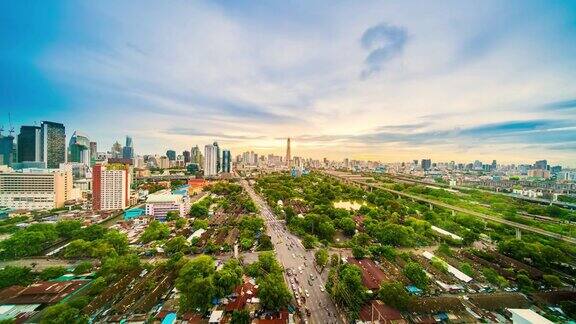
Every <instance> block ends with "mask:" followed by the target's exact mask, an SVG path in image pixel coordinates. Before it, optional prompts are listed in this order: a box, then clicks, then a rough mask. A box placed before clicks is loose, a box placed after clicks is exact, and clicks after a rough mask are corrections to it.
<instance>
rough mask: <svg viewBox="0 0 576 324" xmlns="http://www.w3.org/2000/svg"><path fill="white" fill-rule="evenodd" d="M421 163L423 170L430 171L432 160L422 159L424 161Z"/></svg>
mask: <svg viewBox="0 0 576 324" xmlns="http://www.w3.org/2000/svg"><path fill="white" fill-rule="evenodd" d="M420 165H421V166H422V170H424V171H428V170H430V168H431V167H432V160H430V159H422V161H421V162H420Z"/></svg>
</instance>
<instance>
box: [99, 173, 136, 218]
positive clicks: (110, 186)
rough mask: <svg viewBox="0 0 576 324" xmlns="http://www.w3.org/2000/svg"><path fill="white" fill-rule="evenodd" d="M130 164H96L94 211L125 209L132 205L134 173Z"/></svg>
mask: <svg viewBox="0 0 576 324" xmlns="http://www.w3.org/2000/svg"><path fill="white" fill-rule="evenodd" d="M130 169H131V168H130V165H129V164H121V163H111V164H96V165H94V167H93V168H92V209H93V210H95V211H97V210H116V209H124V208H126V207H128V205H129V204H130V186H131V185H132V171H131V170H130Z"/></svg>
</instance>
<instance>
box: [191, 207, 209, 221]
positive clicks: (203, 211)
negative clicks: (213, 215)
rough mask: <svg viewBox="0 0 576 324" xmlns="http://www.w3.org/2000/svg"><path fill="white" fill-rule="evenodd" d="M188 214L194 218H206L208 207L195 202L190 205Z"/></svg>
mask: <svg viewBox="0 0 576 324" xmlns="http://www.w3.org/2000/svg"><path fill="white" fill-rule="evenodd" d="M190 216H191V217H195V218H206V217H208V207H206V206H204V204H201V203H196V204H194V205H192V207H190Z"/></svg>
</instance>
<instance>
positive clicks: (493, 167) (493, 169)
mask: <svg viewBox="0 0 576 324" xmlns="http://www.w3.org/2000/svg"><path fill="white" fill-rule="evenodd" d="M497 167H498V165H497V164H496V160H492V171H495V170H496V168H497Z"/></svg>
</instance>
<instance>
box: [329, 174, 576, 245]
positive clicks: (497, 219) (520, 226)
mask: <svg viewBox="0 0 576 324" xmlns="http://www.w3.org/2000/svg"><path fill="white" fill-rule="evenodd" d="M324 173H325V174H327V175H330V176H333V177H335V178H337V179H340V180H342V181H344V182H348V183H354V184H357V185H361V186H367V187H370V188H375V189H381V190H385V191H388V192H390V193H393V194H395V195H398V196H403V197H406V198H410V199H413V200H414V201H419V202H424V203H427V204H430V205H434V206H438V207H442V208H446V209H448V210H453V211H457V212H460V213H463V214H468V215H472V216H476V217H480V218H482V219H485V220H489V221H492V222H495V223H500V224H504V225H508V226H511V227H514V228H517V229H520V230H523V231H527V232H532V233H536V234H540V235H544V236H547V237H551V238H555V239H558V240H561V241H564V242H568V243H572V244H576V238H573V237H570V236H566V235H562V234H558V233H553V232H550V231H546V230H543V229H540V228H537V227H532V226H529V225H524V224H520V223H516V222H512V221H509V220H506V219H503V218H500V217H496V216H491V215H487V214H483V213H480V212H477V211H473V210H469V209H466V208H462V207H457V206H452V205H450V204H447V203H443V202H440V201H437V200H433V199H428V198H423V197H420V196H416V195H412V194H408V193H405V192H402V191H397V190H393V189H389V188H386V187H384V186H382V185H379V184H376V183H368V182H364V181H361V180H356V179H354V177H353V176H351V175H350V174H348V173H344V172H337V171H333V172H331V171H324Z"/></svg>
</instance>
